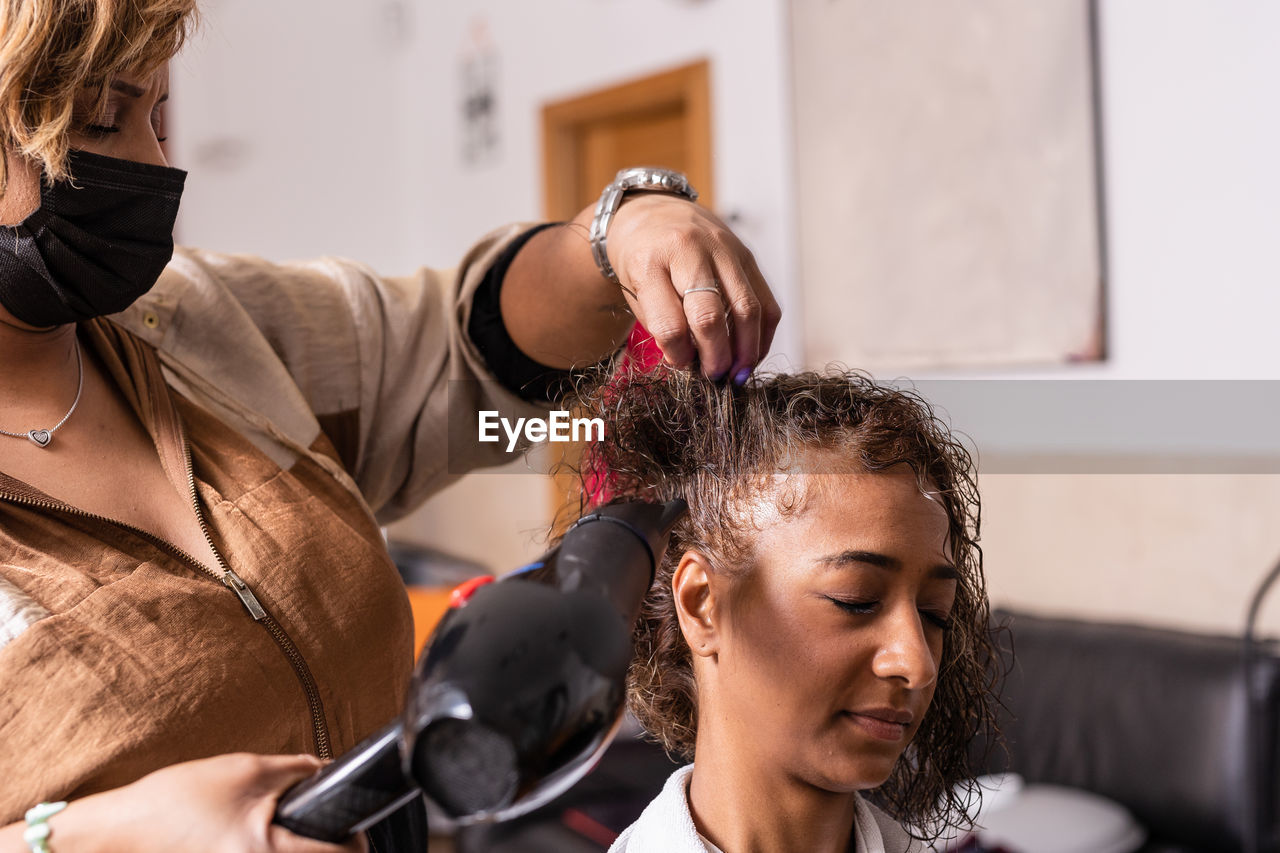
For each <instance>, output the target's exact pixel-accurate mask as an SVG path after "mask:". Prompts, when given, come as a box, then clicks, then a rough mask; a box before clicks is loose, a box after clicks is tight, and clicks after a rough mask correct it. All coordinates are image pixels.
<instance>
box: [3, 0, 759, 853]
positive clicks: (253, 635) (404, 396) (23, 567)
mask: <svg viewBox="0 0 1280 853" xmlns="http://www.w3.org/2000/svg"><path fill="white" fill-rule="evenodd" d="M194 14H195V12H194V0H133V2H114V0H44V2H36V0H13V2H9V3H5V4H3V6H2V7H0V139H2V141H3V145H4V159H3V165H4V171H3V176H2V177H3V182H2V183H0V189H2V192H0V224H3V225H4V226H6V227H3V228H0V431H3V434H0V827H3V828H0V852H2V853H8V852H9V851H15V853H19V852H20V851H26V850H56V851H59V853H73V851H91V850H157V851H175V850H182V851H201V850H213V849H217V850H222V851H229V850H280V851H323V850H330V849H337V848H334V847H331V846H330V845H325V844H320V843H317V842H314V841H308V840H304V839H300V838H297V837H295V836H292V835H290V834H289V833H287V832H285V831H284V830H282V829H279V828H278V827H272V826H271V825H270V817H271V814H272V811H273V804H274V801H275V799H276V797H277V796H278V795H279V794H280V792H281V791H283V790H284V789H286V788H287V787H288V786H290V785H291V784H293V783H295V782H297V781H298V780H299V779H301V778H303V777H305V776H307V775H308V774H310V773H312V772H314V771H315V770H316V768H317V767H318V766H320V763H321V762H322V761H323V760H325V759H328V758H330V757H332V756H336V755H340V754H341V753H342V752H344V751H345V750H347V749H350V748H351V747H352V746H353V745H354V744H355V743H357V742H358V741H360V740H361V739H362V738H363V737H365V736H366V735H367V734H369V733H370V732H371V731H373V730H375V729H376V728H378V727H380V726H382V725H383V724H385V723H386V722H387V720H389V719H390V718H392V717H393V716H394V715H395V714H396V713H397V712H398V711H399V709H400V708H401V707H402V701H403V699H404V691H405V688H406V686H407V683H408V680H409V675H410V669H411V664H412V649H411V619H410V613H409V607H408V604H407V602H406V600H405V595H404V591H403V588H402V586H401V584H400V581H399V578H398V576H397V574H396V571H395V568H394V566H393V565H392V564H391V563H390V561H389V560H388V558H387V556H386V554H385V551H384V548H383V545H382V540H381V537H380V531H379V523H380V522H385V521H388V520H390V519H392V518H395V517H397V516H399V515H401V514H403V513H405V512H407V511H409V510H410V509H412V508H413V507H415V506H416V505H418V504H419V503H421V502H422V501H423V500H424V499H425V498H426V497H428V496H429V495H430V494H432V493H433V492H435V491H437V490H438V489H440V488H441V487H443V486H444V485H446V483H447V482H449V481H450V480H451V478H452V477H453V476H455V475H457V474H459V473H461V472H463V471H466V470H468V469H471V468H475V467H478V466H482V465H486V464H492V463H496V462H500V461H502V458H501V457H502V454H501V453H500V452H498V453H495V452H493V450H492V448H493V445H481V446H478V447H477V448H476V449H474V450H472V449H465V450H464V449H458V448H454V451H453V452H451V453H448V454H447V453H446V439H445V436H446V434H447V432H448V429H449V426H450V422H451V419H468V420H469V421H470V422H474V419H475V417H476V411H477V410H478V409H496V410H498V411H500V412H501V413H502V415H503V416H505V417H510V418H515V417H521V416H532V415H542V414H543V413H544V412H545V411H546V408H547V407H548V404H549V403H550V402H551V400H550V397H551V395H552V394H553V393H554V389H555V388H556V387H557V385H558V383H559V380H560V379H562V378H563V377H564V376H565V375H566V371H567V369H569V368H572V367H576V366H586V365H590V364H592V363H594V362H598V361H600V360H601V359H603V358H606V357H608V356H609V355H610V354H611V353H613V352H614V351H615V350H616V349H617V348H618V347H619V346H620V344H621V343H622V341H623V340H624V339H625V337H626V335H627V334H628V332H629V330H630V329H631V327H632V324H633V322H635V321H636V320H639V321H640V322H641V323H643V324H644V326H645V327H646V328H647V329H649V331H650V332H652V333H653V335H654V337H655V338H656V341H657V344H658V345H659V347H660V348H661V349H662V351H663V354H664V356H665V358H666V360H667V361H668V362H670V363H672V364H674V365H677V366H681V367H689V368H691V369H695V370H699V371H701V372H702V373H705V374H706V375H708V376H713V377H726V378H728V379H729V380H730V381H733V380H736V381H739V382H741V381H744V380H745V378H746V376H747V374H748V373H749V372H750V370H751V368H752V367H753V366H754V365H755V364H756V362H757V361H758V360H759V359H760V357H761V356H762V354H763V353H764V352H765V351H766V350H767V349H768V346H769V342H770V339H771V338H772V335H773V332H774V328H775V326H776V324H777V321H778V315H779V311H778V307H777V304H776V303H775V301H774V299H773V297H772V296H771V295H770V292H769V289H768V287H767V286H766V284H765V283H764V281H763V280H762V279H761V276H760V273H759V271H758V270H757V269H756V266H755V263H754V262H753V260H752V258H751V255H750V253H749V252H748V251H747V250H746V249H745V248H744V247H743V246H742V244H741V243H740V242H739V241H738V240H737V239H736V238H735V237H734V236H733V235H732V234H731V233H729V231H728V230H727V229H726V228H725V226H724V225H723V223H721V222H720V221H719V220H718V219H717V218H716V217H715V216H713V215H712V214H711V213H709V212H708V211H706V210H705V209H703V208H701V207H699V206H697V205H696V204H695V203H691V201H690V200H689V198H688V196H689V195H691V193H690V192H688V191H687V190H686V188H685V187H684V186H683V185H682V183H681V182H680V181H679V180H678V179H677V178H676V176H672V175H667V176H666V181H665V183H663V182H662V180H661V178H662V176H661V175H659V176H657V177H655V176H654V175H652V174H648V173H646V174H643V175H640V176H638V177H637V179H636V180H637V182H638V187H636V188H635V191H627V192H624V193H613V194H612V200H613V203H612V204H609V205H606V211H605V213H606V215H605V216H602V217H596V216H595V215H594V214H595V211H594V209H593V210H587V211H583V213H582V214H580V215H579V216H578V217H577V218H576V219H575V220H574V222H572V223H568V224H564V225H560V226H551V227H543V228H540V229H538V228H533V229H531V228H523V227H512V228H507V229H504V230H500V231H497V232H495V233H493V234H491V235H489V236H488V237H486V238H484V239H483V240H481V241H480V242H479V243H477V244H476V246H475V247H474V248H473V249H472V250H471V251H470V252H469V253H468V254H467V256H466V257H465V258H464V259H463V260H462V261H461V263H460V264H459V266H458V269H457V271H455V272H449V273H440V272H435V271H432V270H420V271H418V272H416V273H414V274H413V275H410V276H407V277H403V278H395V279H384V278H380V277H378V276H376V275H375V274H374V273H372V272H371V271H369V270H368V269H367V268H365V267H363V266H361V265H358V264H355V263H348V262H345V261H337V260H325V261H321V262H315V263H306V264H296V265H285V266H281V265H275V264H271V263H268V262H266V261H263V260H260V259H255V258H248V257H231V256H226V255H218V254H213V253H210V252H205V251H197V250H188V249H179V250H177V251H174V250H173V247H172V229H173V223H174V217H175V215H176V214H177V209H178V203H179V199H180V198H181V194H182V186H183V178H184V173H183V172H182V171H180V170H178V169H175V168H172V167H170V166H169V164H168V163H167V162H166V161H165V157H164V154H163V153H162V150H161V146H160V143H161V142H162V141H163V135H164V121H163V112H164V103H165V100H166V98H167V97H168V93H169V86H168V61H169V59H170V58H171V57H172V56H173V55H174V54H175V53H176V52H177V50H178V48H179V47H180V46H181V44H182V42H183V40H184V38H185V36H186V34H187V32H188V30H189V29H190V27H191V26H192V23H193V18H194ZM608 214H612V215H611V216H610V215H608ZM593 226H594V229H595V232H596V233H595V234H594V235H593V234H592V233H591V231H592V228H593ZM604 238H607V243H606V242H605V239H604ZM593 250H594V251H593ZM472 429H474V427H472ZM480 448H485V449H483V450H482V449H480ZM486 452H488V453H491V454H492V455H491V456H483V455H481V454H483V453H486ZM233 753H234V754H233ZM366 843H367V842H366V840H365V839H363V838H359V839H356V840H354V841H353V842H352V843H351V844H350V845H349V849H360V848H361V846H362V845H365V844H366ZM382 849H384V850H385V847H383V848H382Z"/></svg>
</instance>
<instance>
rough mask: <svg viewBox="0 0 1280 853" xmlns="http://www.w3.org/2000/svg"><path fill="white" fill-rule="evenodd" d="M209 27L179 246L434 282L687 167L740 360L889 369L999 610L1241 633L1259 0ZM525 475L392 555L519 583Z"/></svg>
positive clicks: (288, 20) (483, 14)
mask: <svg viewBox="0 0 1280 853" xmlns="http://www.w3.org/2000/svg"><path fill="white" fill-rule="evenodd" d="M203 7H204V12H205V22H204V26H203V28H202V31H201V32H200V33H199V35H198V37H197V38H196V39H195V41H194V42H193V43H192V44H191V45H190V46H189V47H188V48H187V49H186V51H185V52H184V54H183V55H182V56H181V57H179V59H178V60H177V61H176V62H175V64H174V66H173V82H172V91H173V99H172V101H171V105H170V107H169V115H168V132H169V143H168V147H169V151H170V153H171V159H172V161H173V163H174V165H177V166H180V167H183V168H186V169H188V170H190V172H191V174H190V177H189V179H188V184H187V191H186V196H185V198H184V201H183V210H182V217H181V220H180V223H179V238H180V240H181V241H182V242H185V243H188V244H195V245H200V246H204V247H207V248H214V249H220V250H225V251H233V252H252V253H256V254H260V255H264V256H266V257H269V258H273V259H278V260H286V259H290V258H303V257H311V256H316V255H323V254H334V255H344V256H349V257H353V258H357V259H359V260H362V261H365V262H367V263H368V264H370V265H372V266H373V267H374V268H376V269H378V270H380V271H384V272H387V273H401V272H405V271H408V270H410V269H412V268H414V267H417V266H419V265H428V266H434V267H449V266H452V265H454V264H456V263H457V262H458V260H459V259H460V258H461V257H462V255H463V253H464V252H465V251H466V249H467V248H468V246H469V245H470V244H471V243H472V242H473V241H474V240H475V239H477V238H478V237H479V236H481V235H482V234H484V233H485V232H487V231H488V230H490V229H492V228H495V227H497V226H500V225H502V224H505V223H509V222H517V221H528V222H533V221H538V220H543V219H563V218H568V217H570V216H572V215H573V214H574V213H575V212H576V211H577V210H578V209H580V208H581V207H583V206H585V205H587V204H589V203H591V202H593V201H594V199H595V198H596V196H597V195H598V194H599V191H600V189H601V188H602V187H603V185H604V183H606V182H607V181H608V180H609V179H610V177H611V176H612V174H613V172H614V171H615V170H616V169H618V168H620V167H624V166H631V165H641V164H646V165H649V164H652V165H666V166H671V167H674V168H678V169H681V170H684V171H686V172H687V173H688V174H689V176H690V178H691V180H692V182H693V183H694V185H695V186H696V187H697V188H698V189H700V190H701V191H702V192H703V198H704V202H705V203H707V204H708V205H709V206H711V207H712V208H713V209H715V210H716V211H717V212H718V213H719V214H720V215H721V216H722V217H724V218H725V219H726V220H727V221H728V222H730V223H731V225H732V227H733V228H734V229H735V230H736V231H737V232H738V233H739V235H740V236H741V237H742V238H743V240H744V241H745V242H746V243H747V244H748V245H749V246H750V248H751V249H752V250H753V251H754V252H755V254H756V256H757V259H758V260H759V263H760V267H761V269H762V270H763V272H764V273H765V275H766V277H767V278H768V279H769V281H770V283H771V285H772V287H773V289H774V291H775V293H776V294H777V296H778V299H779V301H780V303H781V304H782V306H783V308H784V311H785V315H784V318H783V321H782V326H781V328H780V330H779V333H778V336H777V340H776V342H775V346H774V354H773V356H772V357H771V358H770V359H769V361H768V362H767V365H768V366H769V367H773V368H777V369H787V368H809V367H820V366H822V365H825V364H828V363H831V362H838V363H842V364H845V365H848V366H852V367H857V368H863V369H866V370H869V371H870V372H872V373H873V374H874V375H875V376H876V377H877V378H881V379H898V380H901V379H909V380H911V381H916V382H920V383H921V387H922V388H923V389H925V393H926V394H928V395H929V396H931V397H932V398H934V399H935V400H936V401H937V402H938V403H939V405H940V406H941V407H942V409H943V410H944V412H945V414H947V415H948V416H949V417H950V420H951V422H952V425H953V427H954V428H955V429H957V430H959V431H961V432H963V433H965V434H966V435H967V436H969V439H970V440H971V442H972V444H973V445H974V446H975V447H976V449H977V450H978V451H979V455H980V458H981V462H982V478H981V488H982V493H983V500H984V517H983V537H982V542H983V546H984V552H985V565H986V571H987V577H988V582H989V589H990V594H991V598H992V601H993V603H994V604H995V605H997V606H999V607H1002V608H1012V609H1016V610H1018V611H1020V612H1024V613H1029V614H1036V615H1045V616H1059V617H1070V618H1073V619H1080V620H1100V621H1110V622H1116V623H1124V624H1127V625H1132V626H1139V627H1142V626H1154V627H1159V628H1165V629H1177V630H1181V631H1193V632H1203V633H1205V634H1220V635H1228V636H1239V634H1240V632H1241V630H1242V628H1243V624H1244V620H1245V614H1246V608H1247V606H1248V603H1249V599H1250V596H1251V595H1252V593H1253V591H1254V589H1255V588H1256V587H1257V585H1258V584H1259V582H1260V580H1261V579H1262V578H1263V576H1264V575H1265V574H1266V573H1267V571H1268V569H1269V568H1270V566H1271V565H1272V563H1273V562H1274V560H1275V559H1276V558H1277V557H1278V556H1280V524H1278V523H1277V520H1278V519H1280V439H1278V436H1280V431H1277V430H1276V428H1275V423H1276V422H1277V419H1280V394H1277V391H1276V389H1277V385H1276V383H1275V380H1278V379H1280V334H1277V332H1276V319H1275V318H1276V317H1277V316H1280V253H1277V252H1276V251H1275V246H1276V231H1277V228H1278V226H1280V158H1277V154H1276V152H1277V151H1280V110H1277V109H1276V108H1275V104H1277V103H1280V96H1278V95H1280V93H1278V92H1277V80H1280V52H1278V51H1276V50H1275V34H1276V33H1277V32H1280V4H1276V3H1274V2H1269V0H1218V2H1214V3H1205V2H1201V0H1097V2H1085V1H1084V0H1038V2H1036V3H1026V2H1025V1H1024V0H970V2H963V3H952V4H938V3H931V2H925V0H893V2H889V0H625V1H624V0H541V2H538V3H528V2H517V0H470V2H467V3H429V2H425V0H366V2H362V3H360V4H352V3H350V2H344V3H339V2H335V0H272V2H270V3H261V2H257V0H206V2H204V3H203ZM1051 383H1052V384H1051ZM1032 387H1033V388H1036V389H1040V390H1038V391H1037V392H1035V393H1032V394H1031V395H1030V396H1028V395H1027V393H1025V392H1026V391H1027V389H1028V388H1032ZM974 389H982V390H981V393H977V392H976V391H975V390H974ZM1046 389H1047V390H1046ZM1036 394H1039V396H1036ZM1188 425H1189V426H1188ZM1179 427H1186V428H1185V429H1180V428H1179ZM530 467H534V468H536V467H538V466H537V465H532V466H530V465H526V464H523V463H521V464H517V465H514V466H509V467H508V468H507V469H504V470H502V471H499V472H496V473H487V474H481V475H478V476H471V477H469V478H467V480H466V481H464V482H462V483H460V484H458V485H456V486H453V487H451V488H449V489H448V490H447V491H445V492H443V493H442V494H440V495H439V496H438V497H436V498H434V499H433V500H432V501H431V502H430V503H429V504H428V505H427V506H425V507H423V508H422V510H421V511H419V512H417V513H416V514H415V515H413V516H412V517H410V518H408V519H406V520H404V521H401V522H398V523H397V524H395V525H394V526H393V527H392V528H391V530H390V535H391V537H392V538H393V539H394V540H397V541H400V542H406V543H413V544H416V545H419V546H428V547H430V548H433V549H438V550H439V551H440V552H443V553H446V554H449V555H454V556H456V557H457V558H458V559H459V560H463V561H470V563H469V565H470V564H475V565H478V566H483V567H487V568H488V569H490V570H498V571H501V570H505V569H508V568H510V567H513V566H516V565H520V564H521V563H523V562H524V561H525V560H526V559H527V558H529V557H531V556H533V555H535V554H536V553H538V552H539V551H540V550H541V549H542V547H543V541H544V540H543V539H542V537H541V535H540V534H541V533H542V532H544V531H545V529H546V526H547V524H548V521H549V520H550V518H551V515H552V513H553V511H554V509H555V507H554V506H553V499H552V497H551V495H552V490H551V488H550V487H549V485H548V482H547V480H546V478H545V477H543V476H542V475H539V474H536V473H532V472H531V471H530ZM479 507H483V508H484V510H485V511H484V512H483V513H481V512H477V508H479ZM1274 597H1275V598H1280V596H1274ZM1261 625H1262V628H1263V633H1268V634H1271V635H1276V634H1280V601H1275V602H1272V603H1271V604H1270V605H1269V606H1266V607H1264V609H1263V611H1262V615H1261ZM1181 666H1182V664H1176V665H1174V666H1173V670H1172V671H1174V672H1177V671H1179V667H1181ZM1152 689H1153V690H1156V691H1159V690H1161V689H1165V688H1162V687H1155V688H1152ZM1241 695H1242V694H1238V693H1231V694H1230V697H1228V698H1229V700H1230V702H1235V703H1237V705H1238V704H1239V700H1240V696H1241ZM1237 710H1238V708H1237ZM1274 746H1275V745H1274V742H1271V745H1270V747H1269V749H1271V750H1272V753H1274ZM1272 766H1273V767H1274V765H1272ZM1237 769H1238V768H1237ZM1117 796H1118V795H1117ZM1168 797H1169V798H1172V799H1168V802H1170V803H1175V804H1176V802H1177V798H1176V797H1175V796H1174V795H1172V794H1169V795H1168ZM1131 808H1135V809H1137V810H1138V811H1141V804H1139V805H1138V806H1132V805H1131ZM1230 808H1232V809H1234V808H1235V806H1234V805H1232V806H1230ZM1237 817H1238V815H1237ZM493 849H499V848H497V847H494V848H493ZM513 849H533V848H513ZM565 849H567V848H565ZM1045 849H1047V848H1045ZM1093 849H1094V850H1100V849H1103V848H1101V847H1094V848H1093ZM1117 849H1118V848H1117ZM1171 849H1172V848H1171ZM1204 849H1217V848H1210V847H1205V848H1204ZM1223 849H1234V848H1230V847H1227V848H1223Z"/></svg>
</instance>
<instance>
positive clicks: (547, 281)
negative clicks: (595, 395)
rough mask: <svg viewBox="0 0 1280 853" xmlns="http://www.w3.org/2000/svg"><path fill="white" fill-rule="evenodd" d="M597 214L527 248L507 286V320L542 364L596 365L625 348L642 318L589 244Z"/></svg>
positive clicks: (550, 231) (586, 214) (542, 235)
mask: <svg viewBox="0 0 1280 853" xmlns="http://www.w3.org/2000/svg"><path fill="white" fill-rule="evenodd" d="M591 216H592V211H591V210H584V211H583V212H582V213H580V214H579V215H578V216H577V217H576V218H575V219H574V221H573V222H572V223H570V224H566V225H562V226H559V227H555V228H547V229H545V230H543V231H540V232H539V233H537V234H535V235H534V236H533V237H532V238H531V239H530V240H529V242H528V243H526V244H525V245H524V246H523V247H522V248H521V249H520V252H519V253H518V254H517V255H516V257H515V259H514V260H513V261H512V262H511V266H510V267H509V268H508V269H507V274H506V277H505V278H504V279H503V282H502V301H501V305H502V320H503V323H504V324H505V325H506V327H507V332H508V334H510V335H511V339H512V341H514V342H515V345H516V346H517V347H519V348H520V351H521V352H523V353H524V354H525V355H527V356H529V357H530V358H532V359H533V360H534V361H536V362H538V363H539V364H545V365H547V366H548V367H556V368H567V367H582V366H585V365H589V364H594V363H596V362H598V361H600V360H601V359H603V358H605V357H606V356H608V355H609V354H610V353H612V352H614V351H615V350H617V349H618V347H620V346H622V344H623V342H624V341H625V340H626V337H627V333H628V332H629V331H630V330H631V325H632V323H633V322H634V318H633V317H632V316H631V314H630V313H629V312H628V310H627V305H626V302H625V300H624V299H623V296H622V292H621V290H620V288H619V287H618V285H616V284H613V283H612V282H610V281H608V280H607V279H606V278H605V277H604V276H602V275H601V274H600V271H599V270H597V269H596V265H595V262H594V261H593V260H592V258H591V246H590V244H589V243H588V242H587V230H588V228H589V227H590V225H591Z"/></svg>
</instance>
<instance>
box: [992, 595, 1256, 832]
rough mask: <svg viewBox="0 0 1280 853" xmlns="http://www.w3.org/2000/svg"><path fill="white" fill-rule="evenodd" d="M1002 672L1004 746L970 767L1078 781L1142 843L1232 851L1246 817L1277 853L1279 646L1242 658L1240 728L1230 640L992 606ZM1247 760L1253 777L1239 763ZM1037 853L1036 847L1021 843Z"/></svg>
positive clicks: (1236, 657) (1239, 654) (1234, 648)
mask: <svg viewBox="0 0 1280 853" xmlns="http://www.w3.org/2000/svg"><path fill="white" fill-rule="evenodd" d="M994 621H995V623H996V624H997V625H1003V626H1005V627H1006V628H1007V631H1002V632H998V641H999V643H1000V645H1001V646H1002V647H1003V654H1004V657H1005V664H1006V666H1007V667H1008V673H1007V675H1006V676H1005V680H1004V686H1003V689H1002V695H1003V701H1004V706H1005V707H1004V709H1003V711H1002V712H1001V728H1002V731H1003V740H1004V744H1005V745H1004V748H1003V749H1001V748H997V749H994V750H992V751H991V752H990V753H989V755H988V756H987V757H986V759H985V766H983V767H981V768H980V769H982V770H985V771H987V772H998V771H1005V770H1009V771H1013V772H1016V773H1018V774H1019V775H1021V776H1022V777H1023V778H1024V779H1025V780H1026V782H1027V783H1037V782H1039V783H1052V784H1058V785H1067V786H1071V787H1074V788H1082V789H1087V790H1089V791H1092V792H1094V793H1096V794H1100V795H1102V796H1105V797H1107V798H1109V799H1112V800H1114V801H1116V802H1118V803H1120V804H1121V805H1123V806H1125V807H1126V808H1127V809H1128V810H1129V811H1130V812H1131V813H1132V814H1133V815H1134V817H1136V818H1137V820H1138V821H1139V822H1140V823H1142V824H1143V825H1144V826H1145V827H1146V829H1147V831H1148V833H1149V841H1148V844H1147V847H1146V848H1144V851H1147V853H1219V851H1221V853H1237V851H1244V850H1245V849H1246V834H1247V827H1248V826H1249V823H1250V821H1253V822H1254V823H1255V824H1256V825H1257V827H1258V832H1259V837H1260V844H1261V846H1260V847H1259V848H1258V849H1259V850H1261V851H1265V853H1275V851H1280V778H1278V776H1280V760H1278V759H1280V742H1278V733H1280V722H1278V721H1280V657H1277V651H1278V649H1277V646H1276V645H1275V644H1274V643H1273V644H1270V645H1269V646H1267V647H1266V648H1264V649H1263V650H1262V654H1261V656H1260V657H1258V658H1257V659H1256V660H1255V662H1254V664H1253V669H1254V684H1253V687H1254V692H1255V695H1256V696H1257V697H1258V699H1259V702H1258V703H1257V704H1258V708H1257V716H1256V717H1255V719H1256V721H1257V724H1258V725H1257V729H1256V732H1257V738H1256V740H1255V744H1256V746H1255V747H1254V748H1253V749H1252V750H1251V749H1250V745H1249V739H1248V737H1247V736H1246V720H1247V719H1248V715H1249V713H1250V703H1248V702H1247V701H1246V691H1245V678H1244V662H1243V645H1242V642H1241V640H1240V639H1239V638H1231V637H1216V636H1207V635H1202V634H1195V633H1187V632H1180V631H1168V630H1156V629H1152V628H1144V627H1137V626H1134V625H1124V624H1105V623H1098V622H1085V621H1075V620H1067V619H1049V618H1042V617H1036V616H1032V615H1030V614H1026V613H1018V612H1009V611H997V612H996V614H995V620H994ZM1250 760H1255V761H1256V762H1257V781H1256V782H1251V780H1250V776H1249V762H1250ZM1030 853H1035V851H1030Z"/></svg>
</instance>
